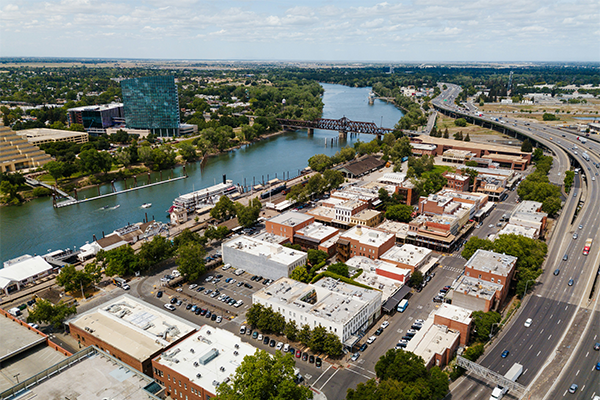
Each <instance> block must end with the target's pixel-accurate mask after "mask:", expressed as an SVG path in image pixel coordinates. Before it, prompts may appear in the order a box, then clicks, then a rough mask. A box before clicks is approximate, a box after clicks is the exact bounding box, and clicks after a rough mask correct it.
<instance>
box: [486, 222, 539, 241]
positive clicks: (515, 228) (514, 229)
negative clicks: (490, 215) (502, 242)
mask: <svg viewBox="0 0 600 400" xmlns="http://www.w3.org/2000/svg"><path fill="white" fill-rule="evenodd" d="M537 231H538V230H537V229H536V228H532V227H526V226H520V225H513V224H507V225H506V226H505V227H504V228H502V229H501V230H500V232H498V233H497V234H496V237H498V236H500V235H510V234H515V235H519V236H525V237H528V238H530V239H536V237H537Z"/></svg>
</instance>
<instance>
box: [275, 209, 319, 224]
mask: <svg viewBox="0 0 600 400" xmlns="http://www.w3.org/2000/svg"><path fill="white" fill-rule="evenodd" d="M310 219H312V216H310V215H308V214H303V213H299V212H295V211H288V212H286V213H283V214H281V215H278V216H276V217H273V218H271V219H269V220H268V221H269V222H272V223H274V224H279V225H285V226H295V225H298V224H301V223H303V222H306V221H309V220H310Z"/></svg>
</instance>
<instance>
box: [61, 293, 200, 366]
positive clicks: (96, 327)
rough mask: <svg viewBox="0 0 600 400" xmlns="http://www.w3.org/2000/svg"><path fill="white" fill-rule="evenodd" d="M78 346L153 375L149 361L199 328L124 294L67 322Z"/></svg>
mask: <svg viewBox="0 0 600 400" xmlns="http://www.w3.org/2000/svg"><path fill="white" fill-rule="evenodd" d="M68 324H69V330H70V332H71V336H72V337H73V338H74V339H76V340H77V341H78V342H79V344H80V345H81V346H97V347H99V348H100V349H101V350H104V351H106V352H107V353H109V354H111V355H112V356H113V357H116V358H118V359H119V360H121V361H123V362H125V363H126V364H128V365H130V366H131V367H133V368H135V369H137V370H138V371H141V372H143V373H144V374H146V375H149V376H153V375H152V359H153V358H154V357H156V356H157V355H159V354H160V353H162V352H163V351H164V350H165V349H167V348H168V347H170V346H171V345H173V344H175V343H177V342H179V341H180V340H181V339H184V338H186V337H188V336H190V335H192V334H194V332H196V331H197V330H198V329H199V326H197V325H195V324H192V323H191V322H189V321H186V320H184V319H182V318H180V317H178V316H176V315H174V314H172V313H169V311H166V310H165V309H161V308H157V307H155V306H153V305H151V304H149V303H146V302H145V301H142V300H140V299H136V298H134V297H132V296H129V295H127V294H125V295H122V296H119V297H117V298H116V299H113V300H110V301H108V302H106V303H103V304H100V305H99V306H97V307H94V308H92V309H91V310H88V311H86V312H84V313H82V314H78V315H77V316H76V317H74V318H73V319H71V320H70V321H68Z"/></svg>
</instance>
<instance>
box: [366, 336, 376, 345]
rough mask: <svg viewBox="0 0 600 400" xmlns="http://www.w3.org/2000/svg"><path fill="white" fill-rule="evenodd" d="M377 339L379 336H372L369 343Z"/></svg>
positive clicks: (368, 340)
mask: <svg viewBox="0 0 600 400" xmlns="http://www.w3.org/2000/svg"><path fill="white" fill-rule="evenodd" d="M376 339H377V336H371V337H370V338H369V339H367V343H368V344H371V343H373V342H374V341H375V340H376Z"/></svg>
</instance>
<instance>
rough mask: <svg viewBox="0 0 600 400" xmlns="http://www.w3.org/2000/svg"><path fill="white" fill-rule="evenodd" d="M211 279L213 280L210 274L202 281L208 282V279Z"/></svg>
mask: <svg viewBox="0 0 600 400" xmlns="http://www.w3.org/2000/svg"><path fill="white" fill-rule="evenodd" d="M212 280H213V276H212V275H210V276H207V277H206V279H205V280H204V282H210V281H212Z"/></svg>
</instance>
